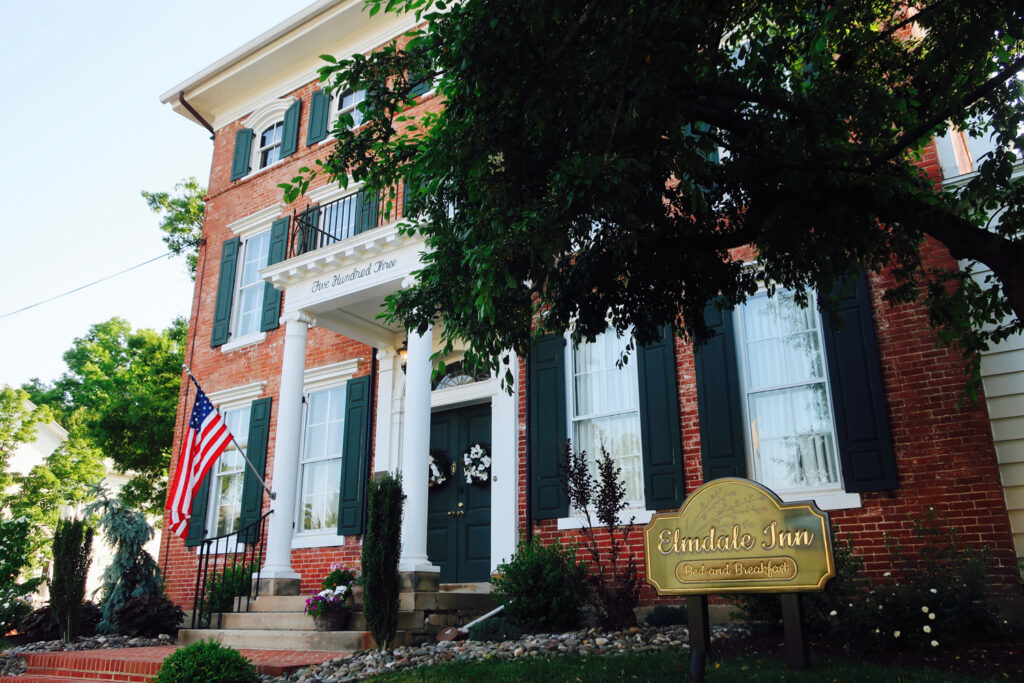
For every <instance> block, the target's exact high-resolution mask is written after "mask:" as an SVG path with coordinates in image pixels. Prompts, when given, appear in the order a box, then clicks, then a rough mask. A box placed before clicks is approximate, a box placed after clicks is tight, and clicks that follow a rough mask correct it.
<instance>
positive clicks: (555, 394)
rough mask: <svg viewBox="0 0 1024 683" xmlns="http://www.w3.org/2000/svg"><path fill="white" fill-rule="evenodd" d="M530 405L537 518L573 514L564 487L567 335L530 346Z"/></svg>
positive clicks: (533, 496) (532, 482)
mask: <svg viewBox="0 0 1024 683" xmlns="http://www.w3.org/2000/svg"><path fill="white" fill-rule="evenodd" d="M528 363H529V368H528V369H529V382H530V384H529V396H530V404H529V406H528V408H527V409H528V410H529V415H530V420H529V443H530V504H531V506H532V508H533V518H534V519H554V518H558V517H565V516H567V515H568V514H569V499H568V498H567V497H566V495H565V490H564V489H563V488H562V465H563V463H564V462H565V441H566V415H565V338H564V337H563V336H562V335H560V334H549V335H547V336H545V337H541V338H540V339H537V340H535V341H534V342H533V345H532V346H531V347H530V357H529V360H528Z"/></svg>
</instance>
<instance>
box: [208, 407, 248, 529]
mask: <svg viewBox="0 0 1024 683" xmlns="http://www.w3.org/2000/svg"><path fill="white" fill-rule="evenodd" d="M249 413H250V410H249V407H248V406H247V407H245V408H239V409H237V410H225V411H222V413H221V414H222V416H223V417H224V423H225V424H226V425H227V427H228V430H230V432H231V435H232V436H234V437H235V439H234V441H231V442H229V443H228V446H227V448H225V449H224V452H223V453H222V454H221V456H220V457H219V458H217V462H215V463H214V465H213V481H212V482H211V483H212V485H211V487H210V488H211V496H212V497H213V501H212V505H210V506H209V507H210V514H211V515H212V516H213V518H212V520H211V521H210V524H209V525H208V526H207V528H208V529H214V530H215V532H214V533H213V534H212V535H213V536H223V535H224V534H230V533H231V532H233V531H237V530H238V523H239V520H240V519H241V517H242V485H243V484H244V483H245V468H246V465H245V459H244V458H243V457H242V453H241V452H240V451H239V450H238V448H237V447H236V445H235V442H237V444H238V446H241V447H242V448H247V447H248V439H249Z"/></svg>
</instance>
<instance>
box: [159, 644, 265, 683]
mask: <svg viewBox="0 0 1024 683" xmlns="http://www.w3.org/2000/svg"><path fill="white" fill-rule="evenodd" d="M258 680H259V679H258V678H257V676H256V667H255V666H253V664H252V662H250V661H249V660H248V659H246V658H245V657H243V656H242V655H241V654H240V653H239V652H238V650H233V649H231V648H230V647H224V646H222V645H221V644H220V643H216V642H214V641H212V640H201V641H199V642H198V643H192V644H191V645H189V646H188V647H183V648H181V649H180V650H178V651H177V652H174V653H173V654H171V656H170V657H168V658H167V659H165V660H164V663H163V666H161V667H160V672H159V673H158V674H157V676H156V678H155V679H153V683H197V682H198V681H203V683H257V681H258Z"/></svg>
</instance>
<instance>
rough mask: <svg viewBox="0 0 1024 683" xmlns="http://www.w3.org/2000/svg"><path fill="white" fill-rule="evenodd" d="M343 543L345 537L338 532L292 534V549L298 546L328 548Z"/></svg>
mask: <svg viewBox="0 0 1024 683" xmlns="http://www.w3.org/2000/svg"><path fill="white" fill-rule="evenodd" d="M343 545H345V537H344V536H342V535H340V534H333V533H332V534H324V533H306V534H299V533H298V532H296V534H295V535H294V536H292V550H297V549H299V548H328V547H337V546H343Z"/></svg>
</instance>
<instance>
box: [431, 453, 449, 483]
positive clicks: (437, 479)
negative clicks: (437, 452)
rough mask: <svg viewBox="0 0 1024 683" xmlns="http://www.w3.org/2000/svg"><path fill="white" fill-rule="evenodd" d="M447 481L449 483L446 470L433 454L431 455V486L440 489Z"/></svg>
mask: <svg viewBox="0 0 1024 683" xmlns="http://www.w3.org/2000/svg"><path fill="white" fill-rule="evenodd" d="M446 481H448V476H447V475H446V474H445V473H444V468H443V467H441V466H440V465H438V464H437V460H435V459H434V456H433V454H431V455H430V484H429V486H437V487H440V486H441V485H442V484H444V483H445V482H446Z"/></svg>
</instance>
